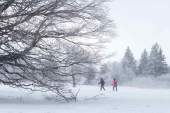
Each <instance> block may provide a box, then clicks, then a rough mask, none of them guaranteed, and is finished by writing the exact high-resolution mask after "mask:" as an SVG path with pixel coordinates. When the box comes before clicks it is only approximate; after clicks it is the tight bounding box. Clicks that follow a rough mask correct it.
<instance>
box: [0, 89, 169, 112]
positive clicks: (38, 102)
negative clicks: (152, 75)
mask: <svg viewBox="0 0 170 113" xmlns="http://www.w3.org/2000/svg"><path fill="white" fill-rule="evenodd" d="M77 89H80V93H79V95H78V102H76V103H75V102H71V103H56V102H54V101H49V100H48V99H47V97H48V96H50V95H51V94H48V93H40V92H30V91H28V90H23V89H13V88H9V87H7V86H0V113H170V89H144V88H143V89H142V88H133V87H119V89H118V92H113V91H112V88H111V87H106V91H99V88H98V87H97V86H79V87H78V88H77Z"/></svg>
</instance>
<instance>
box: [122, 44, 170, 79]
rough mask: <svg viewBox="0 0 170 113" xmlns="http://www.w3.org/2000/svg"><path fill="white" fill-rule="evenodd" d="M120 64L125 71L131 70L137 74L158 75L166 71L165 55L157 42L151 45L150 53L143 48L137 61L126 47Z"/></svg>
mask: <svg viewBox="0 0 170 113" xmlns="http://www.w3.org/2000/svg"><path fill="white" fill-rule="evenodd" d="M121 64H122V67H123V69H124V70H125V71H126V70H131V71H133V72H134V73H135V74H137V75H154V76H160V75H162V74H166V73H168V65H167V63H166V59H165V55H164V54H163V52H162V49H161V47H160V46H159V44H158V43H156V44H154V45H153V46H152V48H151V51H150V53H148V52H147V50H146V49H145V50H144V51H143V53H142V54H141V58H140V60H139V61H138V62H137V61H136V60H135V58H134V56H133V53H132V51H131V50H130V48H129V47H128V48H127V49H126V52H125V55H124V57H123V59H122V63H121Z"/></svg>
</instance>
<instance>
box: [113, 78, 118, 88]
mask: <svg viewBox="0 0 170 113" xmlns="http://www.w3.org/2000/svg"><path fill="white" fill-rule="evenodd" d="M112 86H113V91H115V89H116V91H117V80H116V79H115V78H114V79H113V81H112Z"/></svg>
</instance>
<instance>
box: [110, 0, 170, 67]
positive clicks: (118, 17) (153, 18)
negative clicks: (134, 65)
mask: <svg viewBox="0 0 170 113" xmlns="http://www.w3.org/2000/svg"><path fill="white" fill-rule="evenodd" d="M110 6H111V10H110V14H109V15H110V17H111V18H113V20H114V21H115V24H116V29H115V32H116V34H117V36H116V37H115V39H114V40H113V42H112V44H110V47H111V48H112V49H110V50H109V51H110V52H115V53H116V55H115V56H114V59H116V60H117V59H118V60H120V59H121V58H122V57H123V55H124V51H125V49H126V47H127V46H130V48H131V50H132V52H133V53H134V56H135V58H136V59H139V58H140V54H141V52H142V51H143V49H145V48H146V49H147V50H148V51H150V48H151V46H152V45H153V44H154V43H155V42H158V43H159V44H160V46H161V47H162V49H163V52H164V54H165V55H166V57H167V62H168V63H169V64H170V48H169V47H170V0H113V2H112V3H111V4H110Z"/></svg>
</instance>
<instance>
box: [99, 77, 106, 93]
mask: <svg viewBox="0 0 170 113" xmlns="http://www.w3.org/2000/svg"><path fill="white" fill-rule="evenodd" d="M99 84H100V91H102V89H103V90H105V88H104V85H105V81H104V79H103V78H100V82H99Z"/></svg>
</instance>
